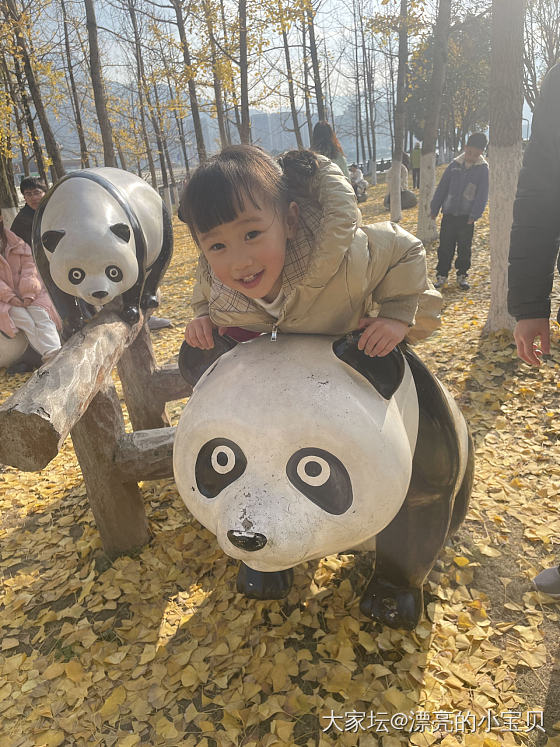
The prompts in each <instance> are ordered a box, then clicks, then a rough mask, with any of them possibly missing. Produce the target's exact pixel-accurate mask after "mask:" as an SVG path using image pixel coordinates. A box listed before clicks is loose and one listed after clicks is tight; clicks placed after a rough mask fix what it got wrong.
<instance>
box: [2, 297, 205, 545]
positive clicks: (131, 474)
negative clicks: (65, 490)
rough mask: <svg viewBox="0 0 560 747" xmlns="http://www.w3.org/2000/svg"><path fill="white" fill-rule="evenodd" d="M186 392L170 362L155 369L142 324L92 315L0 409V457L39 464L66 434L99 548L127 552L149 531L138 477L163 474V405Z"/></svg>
mask: <svg viewBox="0 0 560 747" xmlns="http://www.w3.org/2000/svg"><path fill="white" fill-rule="evenodd" d="M115 366H116V367H117V371H118V374H119V378H120V380H121V383H122V389H123V397H124V400H125V403H126V407H127V410H128V414H129V417H130V422H131V424H132V427H133V432H132V433H127V432H126V431H125V422H124V417H123V412H122V408H121V405H120V402H119V399H118V396H117V392H116V389H115V387H114V385H113V382H112V379H111V371H112V370H113V368H115ZM190 393H191V388H190V387H189V385H188V384H187V383H186V382H185V381H184V380H183V379H182V377H181V375H180V373H179V369H178V368H177V366H170V365H167V366H163V367H161V368H160V367H158V366H157V364H156V360H155V357H154V353H153V348H152V344H151V340H150V334H149V331H148V329H147V325H146V324H144V323H143V320H142V321H141V322H140V323H138V324H137V325H136V326H134V327H129V326H128V325H127V324H126V323H125V322H123V321H122V320H121V319H120V318H119V317H118V316H117V315H116V314H114V313H112V312H110V311H108V310H105V311H102V312H101V313H100V314H99V315H98V316H97V317H96V318H95V319H94V320H92V321H91V322H89V323H88V324H86V325H85V327H84V328H83V329H82V330H80V331H79V332H76V333H75V334H74V335H73V336H72V337H71V338H70V339H69V340H68V341H67V342H66V343H65V344H64V346H63V348H62V351H61V352H60V353H59V354H58V355H57V356H56V358H55V359H54V360H53V361H52V362H51V363H50V364H47V365H45V366H42V367H41V368H40V369H39V370H38V371H36V372H35V373H34V374H33V376H32V377H31V378H30V379H29V380H28V381H27V382H26V383H25V384H24V385H23V386H22V387H21V388H20V389H18V391H17V392H15V393H14V394H13V395H12V396H11V397H10V398H9V399H8V400H6V402H4V403H3V404H2V405H0V463H1V464H9V465H11V466H13V467H16V468H18V469H20V470H23V471H27V472H30V471H36V470H40V469H43V468H44V467H46V465H47V464H48V463H49V462H50V461H51V460H52V459H54V457H55V456H56V455H57V454H58V451H59V449H60V448H61V446H62V443H63V442H64V440H65V439H66V437H67V436H68V435H69V434H70V435H71V437H72V441H73V444H74V449H75V452H76V456H77V458H78V462H79V464H80V468H81V470H82V475H83V478H84V483H85V486H86V491H87V495H88V499H89V502H90V505H91V508H92V511H93V514H94V517H95V521H96V523H97V527H98V529H99V533H100V535H101V539H102V542H103V547H104V549H105V551H106V552H107V554H108V555H110V556H111V557H115V556H117V555H119V554H122V553H126V552H130V551H132V550H134V549H136V548H138V547H140V546H142V545H144V544H145V543H146V542H147V541H148V540H149V537H150V533H149V528H148V521H147V518H146V513H145V510H144V504H143V500H142V495H141V493H140V491H139V489H138V484H137V483H138V481H140V480H156V479H160V478H165V477H170V476H172V475H173V463H172V457H173V439H174V435H175V429H174V428H171V427H170V425H169V419H168V417H167V413H166V411H165V405H166V403H167V402H169V401H171V400H174V399H181V398H183V397H187V396H189V395H190Z"/></svg>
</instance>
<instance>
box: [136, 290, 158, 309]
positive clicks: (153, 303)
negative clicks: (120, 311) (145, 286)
mask: <svg viewBox="0 0 560 747" xmlns="http://www.w3.org/2000/svg"><path fill="white" fill-rule="evenodd" d="M140 305H141V307H142V308H143V309H157V307H158V306H159V301H158V299H157V296H156V294H155V293H147V294H146V295H145V296H142V303H141V304H140Z"/></svg>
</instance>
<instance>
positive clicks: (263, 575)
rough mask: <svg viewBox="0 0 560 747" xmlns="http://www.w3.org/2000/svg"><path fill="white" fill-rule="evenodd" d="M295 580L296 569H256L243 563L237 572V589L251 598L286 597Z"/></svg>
mask: <svg viewBox="0 0 560 747" xmlns="http://www.w3.org/2000/svg"><path fill="white" fill-rule="evenodd" d="M293 581H294V570H293V568H288V569H286V570H285V571H271V572H268V571H254V570H253V569H252V568H249V566H248V565H245V563H241V565H240V567H239V573H238V574H237V591H238V592H239V593H240V594H244V595H245V596H246V597H249V598H250V599H284V597H287V596H288V594H289V592H290V589H291V588H292V583H293Z"/></svg>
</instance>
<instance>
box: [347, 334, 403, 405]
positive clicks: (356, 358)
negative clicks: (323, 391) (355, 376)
mask: <svg viewBox="0 0 560 747" xmlns="http://www.w3.org/2000/svg"><path fill="white" fill-rule="evenodd" d="M362 332H363V329H358V330H355V331H354V332H349V333H348V334H347V335H344V337H341V338H340V339H338V340H335V341H334V342H333V352H334V354H335V355H336V357H337V358H340V360H341V361H344V362H345V363H347V364H348V365H349V366H352V368H353V369H354V370H355V371H357V372H358V373H360V374H361V375H362V376H363V377H364V378H366V379H367V380H368V381H369V383H370V384H372V385H373V386H374V387H375V388H376V389H377V391H378V392H379V394H380V395H381V396H382V397H383V398H384V399H387V400H388V399H391V397H392V396H393V394H394V393H395V392H396V391H397V389H398V388H399V387H400V385H401V382H402V380H403V376H404V358H403V354H402V353H401V351H400V349H399V348H394V349H393V350H391V352H390V353H389V354H388V355H384V356H383V357H379V356H375V357H374V358H372V357H371V356H369V355H366V354H365V353H364V351H363V350H359V348H358V340H359V339H360V335H361V334H362Z"/></svg>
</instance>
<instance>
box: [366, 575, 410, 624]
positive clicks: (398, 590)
mask: <svg viewBox="0 0 560 747" xmlns="http://www.w3.org/2000/svg"><path fill="white" fill-rule="evenodd" d="M360 612H361V613H362V615H365V616H366V617H369V618H370V619H372V620H376V621H377V622H380V623H381V624H382V625H387V626H388V627H390V628H401V629H404V630H414V628H415V627H416V626H417V625H418V623H419V622H420V619H421V617H422V613H423V612H424V595H423V593H422V589H414V588H411V587H406V586H395V585H394V584H391V583H389V582H388V581H381V580H380V579H378V578H375V576H374V577H373V578H372V579H371V581H370V582H369V584H368V585H367V587H366V590H365V592H364V594H363V596H362V599H361V601H360Z"/></svg>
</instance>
